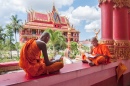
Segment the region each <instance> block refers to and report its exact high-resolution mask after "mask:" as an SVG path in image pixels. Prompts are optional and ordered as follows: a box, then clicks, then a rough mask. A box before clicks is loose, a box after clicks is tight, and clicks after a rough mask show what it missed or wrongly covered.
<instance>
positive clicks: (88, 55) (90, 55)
mask: <svg viewBox="0 0 130 86" xmlns="http://www.w3.org/2000/svg"><path fill="white" fill-rule="evenodd" d="M85 55H86V56H87V57H90V58H95V56H93V55H92V54H88V53H85Z"/></svg>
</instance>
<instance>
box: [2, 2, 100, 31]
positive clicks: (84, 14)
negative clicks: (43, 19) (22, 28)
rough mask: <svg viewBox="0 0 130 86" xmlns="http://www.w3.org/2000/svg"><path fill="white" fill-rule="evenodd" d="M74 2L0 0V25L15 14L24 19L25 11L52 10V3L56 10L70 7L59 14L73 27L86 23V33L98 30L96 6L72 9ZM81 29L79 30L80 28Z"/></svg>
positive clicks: (98, 19)
mask: <svg viewBox="0 0 130 86" xmlns="http://www.w3.org/2000/svg"><path fill="white" fill-rule="evenodd" d="M73 1H74V0H38V1H37V0H33V1H32V0H0V6H1V7H0V11H1V12H0V18H1V19H0V25H5V24H7V23H8V22H9V21H10V17H11V15H12V14H17V15H18V17H19V16H20V17H19V18H20V19H26V18H25V17H26V10H29V9H31V8H32V9H33V10H35V11H40V12H43V13H44V12H48V11H51V10H52V5H53V2H54V4H55V6H56V9H59V8H62V7H63V6H70V7H69V9H68V10H66V11H61V12H59V11H58V12H59V13H60V14H61V15H64V16H67V17H68V18H69V21H70V23H71V24H73V25H74V26H79V25H80V26H81V22H86V25H84V29H86V31H87V32H89V31H92V29H97V28H100V18H101V17H100V8H98V7H97V6H93V7H90V6H87V5H86V6H79V7H77V8H74V7H72V4H73ZM80 29H81V28H80Z"/></svg>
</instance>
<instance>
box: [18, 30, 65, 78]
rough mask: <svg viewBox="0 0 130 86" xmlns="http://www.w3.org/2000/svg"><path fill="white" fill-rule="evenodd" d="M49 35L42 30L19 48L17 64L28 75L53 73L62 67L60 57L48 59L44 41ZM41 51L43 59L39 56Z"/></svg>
mask: <svg viewBox="0 0 130 86" xmlns="http://www.w3.org/2000/svg"><path fill="white" fill-rule="evenodd" d="M49 39H50V35H49V33H47V32H44V33H43V34H42V35H41V36H40V38H39V39H37V40H34V39H30V40H29V41H27V42H26V43H25V44H24V46H23V47H22V49H21V52H20V61H19V66H20V67H21V68H22V69H23V70H24V71H25V72H26V74H27V75H28V76H39V75H41V74H48V73H53V72H55V71H59V70H60V69H61V68H62V67H63V63H62V62H60V59H58V60H55V61H50V60H49V58H48V54H47V47H46V43H47V42H48V41H49ZM41 51H42V54H43V57H44V59H42V58H40V56H41Z"/></svg>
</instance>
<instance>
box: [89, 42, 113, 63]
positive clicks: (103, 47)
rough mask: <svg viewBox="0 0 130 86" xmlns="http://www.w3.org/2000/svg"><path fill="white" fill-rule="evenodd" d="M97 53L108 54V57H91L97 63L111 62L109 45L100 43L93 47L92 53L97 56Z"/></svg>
mask: <svg viewBox="0 0 130 86" xmlns="http://www.w3.org/2000/svg"><path fill="white" fill-rule="evenodd" d="M96 54H102V55H105V56H108V58H107V59H106V58H105V57H104V56H98V57H96V58H90V60H91V61H92V62H93V63H94V64H95V65H99V64H106V63H110V58H111V54H110V51H109V49H108V47H107V46H106V45H105V44H98V46H97V47H94V48H92V55H94V56H95V55H96Z"/></svg>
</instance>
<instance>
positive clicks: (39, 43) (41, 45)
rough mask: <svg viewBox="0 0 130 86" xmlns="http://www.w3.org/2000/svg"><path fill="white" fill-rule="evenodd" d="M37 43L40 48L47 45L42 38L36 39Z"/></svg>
mask: <svg viewBox="0 0 130 86" xmlns="http://www.w3.org/2000/svg"><path fill="white" fill-rule="evenodd" d="M36 44H37V46H38V47H39V48H40V49H42V48H44V47H46V43H45V42H43V41H40V40H36Z"/></svg>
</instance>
